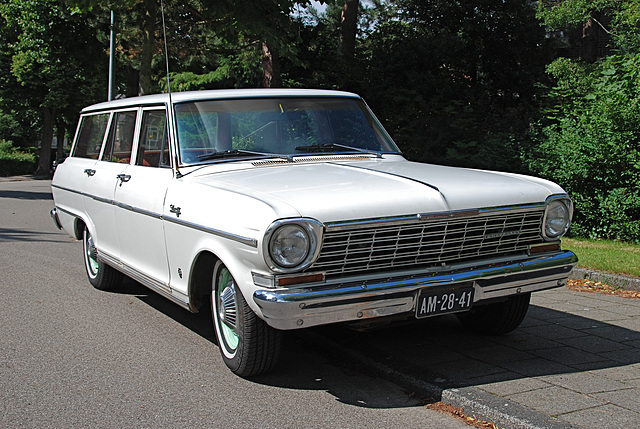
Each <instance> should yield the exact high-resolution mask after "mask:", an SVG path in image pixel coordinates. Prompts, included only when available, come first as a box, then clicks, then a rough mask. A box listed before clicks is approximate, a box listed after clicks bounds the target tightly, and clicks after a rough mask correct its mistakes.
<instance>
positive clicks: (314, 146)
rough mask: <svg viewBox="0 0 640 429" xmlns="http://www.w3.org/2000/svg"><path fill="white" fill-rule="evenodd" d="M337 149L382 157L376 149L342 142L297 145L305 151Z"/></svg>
mask: <svg viewBox="0 0 640 429" xmlns="http://www.w3.org/2000/svg"><path fill="white" fill-rule="evenodd" d="M335 149H346V150H352V151H355V152H360V153H366V154H368V155H374V156H375V157H376V158H382V154H381V153H380V152H376V151H374V150H367V149H362V148H359V147H353V146H347V145H344V144H340V143H322V144H312V145H308V146H297V147H296V150H300V151H305V152H327V151H330V150H335Z"/></svg>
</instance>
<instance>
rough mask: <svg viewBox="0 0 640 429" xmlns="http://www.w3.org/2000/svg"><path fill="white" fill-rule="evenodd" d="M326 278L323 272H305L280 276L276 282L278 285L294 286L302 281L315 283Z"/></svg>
mask: <svg viewBox="0 0 640 429" xmlns="http://www.w3.org/2000/svg"><path fill="white" fill-rule="evenodd" d="M323 280H324V274H323V273H316V274H303V275H299V276H287V277H278V278H277V279H276V283H277V285H278V286H292V285H298V284H301V283H315V282H321V281H323Z"/></svg>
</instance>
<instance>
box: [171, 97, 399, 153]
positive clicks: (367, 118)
mask: <svg viewBox="0 0 640 429" xmlns="http://www.w3.org/2000/svg"><path fill="white" fill-rule="evenodd" d="M175 111H176V123H177V131H178V144H179V152H180V159H181V161H182V163H186V164H192V163H198V162H202V160H204V159H210V156H211V155H212V154H216V153H221V152H226V151H253V152H259V153H264V154H274V155H287V156H289V155H303V154H306V153H313V152H344V151H345V148H344V146H347V147H351V148H357V149H361V150H372V151H378V152H393V153H396V152H399V150H398V148H397V147H396V146H395V144H394V143H393V141H391V139H390V138H389V136H388V135H387V134H386V132H385V131H384V130H383V129H382V127H381V126H380V125H379V124H378V122H377V120H376V119H375V118H374V117H373V114H372V113H371V112H370V111H369V109H368V108H367V107H366V106H365V104H364V102H362V101H361V100H358V99H353V98H340V97H332V98H330V97H327V98H324V97H318V98H298V97H296V98H254V99H241V100H206V101H197V102H188V103H181V104H178V105H176V108H175ZM346 150H347V151H348V149H346Z"/></svg>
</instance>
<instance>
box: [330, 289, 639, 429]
mask: <svg viewBox="0 0 640 429" xmlns="http://www.w3.org/2000/svg"><path fill="white" fill-rule="evenodd" d="M321 332H323V333H324V334H325V337H328V336H330V338H332V341H336V342H338V344H337V346H338V347H341V348H343V349H344V348H348V349H350V350H351V351H352V353H355V354H358V355H360V356H361V357H362V359H363V361H367V362H369V363H372V362H373V364H374V366H377V371H378V372H379V373H380V372H381V370H380V367H384V368H387V369H388V372H389V373H390V374H393V377H396V378H398V377H399V378H402V379H407V378H408V379H411V380H413V384H414V385H418V384H419V383H423V384H424V385H427V386H435V387H436V392H439V393H440V395H441V397H435V398H434V399H436V400H440V399H441V398H442V399H443V401H445V402H449V403H451V404H452V405H454V406H463V407H464V408H465V412H466V413H467V414H470V415H472V416H474V417H478V418H480V419H482V420H487V421H493V422H494V423H496V424H497V425H498V426H499V427H529V428H538V427H539V428H543V427H544V428H546V427H558V428H560V427H562V428H566V427H581V428H594V427H598V428H603V429H604V428H621V427H635V426H636V425H637V424H638V422H640V300H634V299H625V298H619V297H615V296H607V295H602V294H594V293H584V292H573V291H570V290H568V289H566V288H560V289H554V290H550V291H545V292H538V293H534V294H533V295H532V303H531V307H530V309H529V313H528V315H527V317H526V319H525V320H524V322H523V324H522V325H521V327H520V328H519V329H517V330H516V331H514V332H512V333H510V334H508V335H505V336H502V337H481V336H477V335H473V334H470V333H468V332H466V331H464V330H463V329H462V328H461V327H460V325H459V323H458V322H457V320H456V318H455V317H454V316H444V317H440V318H434V319H425V320H424V321H422V322H420V323H418V324H412V325H405V326H395V327H391V328H386V329H379V330H375V331H370V332H361V333H352V332H350V331H349V330H347V329H345V328H325V330H324V331H321ZM382 372H384V370H382ZM393 377H391V378H393ZM434 396H437V395H434Z"/></svg>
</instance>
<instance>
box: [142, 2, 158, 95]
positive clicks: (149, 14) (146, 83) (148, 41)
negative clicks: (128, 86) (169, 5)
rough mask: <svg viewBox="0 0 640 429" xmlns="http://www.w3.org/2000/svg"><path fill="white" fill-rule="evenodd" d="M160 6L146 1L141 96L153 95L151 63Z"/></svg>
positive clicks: (143, 25) (143, 26)
mask: <svg viewBox="0 0 640 429" xmlns="http://www.w3.org/2000/svg"><path fill="white" fill-rule="evenodd" d="M157 12H158V5H157V3H156V0H145V2H144V15H143V18H142V55H141V56H140V81H139V85H140V86H139V90H138V94H139V95H145V94H150V93H151V61H152V60H153V48H154V45H155V31H156V15H157Z"/></svg>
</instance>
